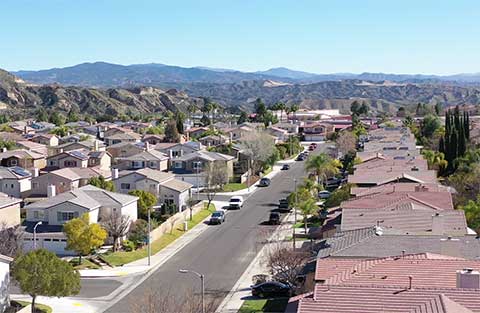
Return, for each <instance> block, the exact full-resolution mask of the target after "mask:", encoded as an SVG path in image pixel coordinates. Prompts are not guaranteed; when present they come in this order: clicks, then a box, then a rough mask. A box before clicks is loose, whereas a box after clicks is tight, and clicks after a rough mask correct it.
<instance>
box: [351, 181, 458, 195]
mask: <svg viewBox="0 0 480 313" xmlns="http://www.w3.org/2000/svg"><path fill="white" fill-rule="evenodd" d="M420 190H424V191H430V192H450V193H452V192H451V191H452V190H451V188H449V187H447V186H444V185H441V184H439V183H433V184H432V183H427V184H418V183H390V184H385V185H380V186H376V187H371V188H367V187H352V188H351V190H350V193H351V194H352V195H355V196H356V197H363V196H368V195H374V194H381V193H391V192H414V191H420Z"/></svg>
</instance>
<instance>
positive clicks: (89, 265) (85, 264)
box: [68, 257, 100, 270]
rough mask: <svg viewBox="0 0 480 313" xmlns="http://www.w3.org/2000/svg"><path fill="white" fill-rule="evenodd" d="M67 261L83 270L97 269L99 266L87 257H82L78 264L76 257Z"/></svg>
mask: <svg viewBox="0 0 480 313" xmlns="http://www.w3.org/2000/svg"><path fill="white" fill-rule="evenodd" d="M68 263H70V264H72V266H73V267H74V268H75V269H77V270H85V269H98V268H100V266H98V265H97V264H95V263H93V262H91V261H90V260H88V259H87V258H85V257H83V258H82V264H78V257H76V258H73V259H71V260H70V261H69V262H68Z"/></svg>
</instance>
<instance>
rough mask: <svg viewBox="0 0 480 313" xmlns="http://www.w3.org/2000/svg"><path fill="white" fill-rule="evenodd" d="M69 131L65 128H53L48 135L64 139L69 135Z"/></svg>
mask: <svg viewBox="0 0 480 313" xmlns="http://www.w3.org/2000/svg"><path fill="white" fill-rule="evenodd" d="M70 132H71V130H70V128H68V127H67V126H59V127H55V128H54V129H52V130H51V131H50V134H54V135H57V136H58V137H65V136H68V135H69V134H70Z"/></svg>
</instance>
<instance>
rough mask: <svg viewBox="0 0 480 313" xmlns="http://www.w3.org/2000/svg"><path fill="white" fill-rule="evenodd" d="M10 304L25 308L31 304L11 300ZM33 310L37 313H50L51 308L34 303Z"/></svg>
mask: <svg viewBox="0 0 480 313" xmlns="http://www.w3.org/2000/svg"><path fill="white" fill-rule="evenodd" d="M12 302H16V303H18V304H20V305H21V306H22V307H26V306H27V305H29V304H31V302H28V301H20V300H12ZM35 310H36V311H37V312H42V313H52V308H51V307H49V306H48V305H45V304H39V303H35Z"/></svg>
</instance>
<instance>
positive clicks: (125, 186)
mask: <svg viewBox="0 0 480 313" xmlns="http://www.w3.org/2000/svg"><path fill="white" fill-rule="evenodd" d="M120 189H127V190H129V189H130V184H126V183H122V184H120Z"/></svg>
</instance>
